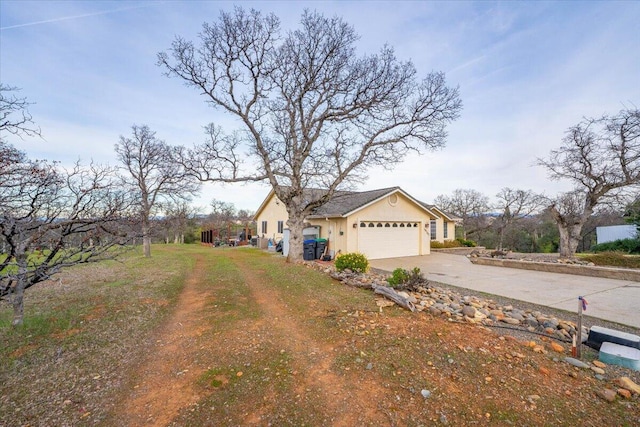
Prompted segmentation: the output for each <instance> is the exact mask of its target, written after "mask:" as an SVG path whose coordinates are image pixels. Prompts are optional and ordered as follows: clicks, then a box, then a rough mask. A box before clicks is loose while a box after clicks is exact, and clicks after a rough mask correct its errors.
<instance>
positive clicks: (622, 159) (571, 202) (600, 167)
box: [538, 109, 640, 258]
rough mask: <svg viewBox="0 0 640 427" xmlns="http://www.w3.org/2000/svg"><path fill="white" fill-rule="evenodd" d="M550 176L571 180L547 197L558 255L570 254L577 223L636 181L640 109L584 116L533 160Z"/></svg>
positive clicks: (634, 186)
mask: <svg viewBox="0 0 640 427" xmlns="http://www.w3.org/2000/svg"><path fill="white" fill-rule="evenodd" d="M538 164H539V165H542V166H544V167H546V168H547V169H548V171H549V176H550V178H551V179H554V180H559V179H567V180H570V181H571V182H573V184H574V189H573V191H571V192H568V193H564V194H561V195H559V196H558V197H557V198H556V199H555V200H552V201H551V203H550V206H549V211H550V212H551V215H552V216H553V218H554V219H555V221H556V223H557V224H558V231H559V232H560V256H561V257H564V258H571V257H573V256H575V251H576V248H577V247H578V243H579V241H580V233H581V231H582V227H583V226H584V224H585V223H586V221H587V220H588V219H589V217H590V216H591V214H592V213H593V212H594V209H595V208H596V206H597V205H598V204H599V203H602V202H605V201H609V200H611V199H614V198H616V197H620V196H621V195H622V194H623V193H624V192H625V191H627V190H630V189H632V190H635V191H638V188H639V186H640V110H638V109H625V110H622V111H620V112H619V113H618V114H616V115H613V116H603V117H600V118H585V119H584V120H582V121H581V122H580V123H578V124H577V125H575V126H573V127H571V128H569V130H568V131H567V134H566V136H565V137H564V139H563V141H562V145H561V146H560V148H558V149H557V150H552V151H551V153H550V155H549V157H548V158H546V159H538Z"/></svg>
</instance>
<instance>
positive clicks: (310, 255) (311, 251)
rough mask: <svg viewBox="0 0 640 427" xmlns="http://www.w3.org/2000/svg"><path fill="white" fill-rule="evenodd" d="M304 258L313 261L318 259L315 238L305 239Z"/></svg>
mask: <svg viewBox="0 0 640 427" xmlns="http://www.w3.org/2000/svg"><path fill="white" fill-rule="evenodd" d="M302 258H303V259H304V260H305V261H313V260H314V259H316V241H315V239H309V240H305V241H304V242H303V252H302Z"/></svg>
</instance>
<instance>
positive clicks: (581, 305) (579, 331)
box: [576, 296, 587, 359]
mask: <svg viewBox="0 0 640 427" xmlns="http://www.w3.org/2000/svg"><path fill="white" fill-rule="evenodd" d="M583 310H585V311H586V310H587V300H586V299H584V297H582V296H579V297H578V325H577V328H576V329H577V330H576V335H577V336H578V339H577V341H578V342H577V343H576V357H577V358H578V359H580V356H581V353H582V352H581V351H580V350H581V347H582V311H583Z"/></svg>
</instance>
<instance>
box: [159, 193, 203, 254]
mask: <svg viewBox="0 0 640 427" xmlns="http://www.w3.org/2000/svg"><path fill="white" fill-rule="evenodd" d="M164 213H165V216H164V220H163V223H164V225H165V242H166V243H169V240H170V235H173V243H174V244H183V243H184V242H185V237H184V235H185V233H186V231H187V229H188V226H189V221H190V220H192V219H193V218H194V217H195V215H196V214H197V213H198V209H197V208H194V207H192V206H190V205H189V203H188V202H187V201H184V200H182V201H177V202H171V203H169V204H167V205H166V206H165V207H164Z"/></svg>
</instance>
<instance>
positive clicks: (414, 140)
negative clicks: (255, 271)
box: [158, 8, 461, 261]
mask: <svg viewBox="0 0 640 427" xmlns="http://www.w3.org/2000/svg"><path fill="white" fill-rule="evenodd" d="M199 39H200V42H199V43H198V44H194V43H193V42H191V41H187V40H184V39H182V38H179V37H178V38H176V40H175V41H174V42H173V45H172V47H171V49H170V50H169V52H168V53H165V52H163V53H160V54H159V55H158V62H159V65H160V66H162V67H163V68H164V69H165V70H166V74H167V75H168V76H173V77H178V78H179V79H181V80H183V81H184V82H185V83H186V84H187V85H188V86H191V87H193V88H195V89H196V90H198V91H199V92H200V93H201V94H202V95H204V96H205V97H206V99H207V102H208V103H210V104H211V105H212V106H214V107H217V108H220V109H221V110H222V111H225V112H227V113H229V114H231V115H232V116H235V117H236V118H238V119H239V121H240V123H241V124H242V130H241V131H238V132H235V133H231V134H223V133H222V131H221V130H220V129H219V128H217V127H215V126H214V125H210V126H208V127H207V135H208V141H207V143H205V144H204V145H201V146H199V147H196V148H194V149H191V150H187V149H185V150H183V151H182V153H181V154H183V156H182V159H183V163H184V164H185V165H186V166H187V168H188V169H189V170H190V171H191V172H192V173H193V174H194V175H195V176H197V177H198V178H199V179H201V180H212V181H226V182H234V181H242V180H245V181H246V180H256V181H257V180H265V179H266V180H268V181H269V183H270V185H271V186H272V188H273V190H274V192H275V194H276V196H277V197H278V198H279V199H280V200H281V201H282V202H283V203H284V205H285V206H286V209H287V213H288V217H289V219H288V226H289V229H290V230H291V237H290V251H289V260H290V261H296V260H300V259H301V258H302V238H303V237H302V230H303V227H304V220H305V218H306V217H307V216H308V215H309V214H310V213H311V212H312V210H313V209H314V208H316V207H318V206H321V205H323V204H324V203H326V201H327V200H329V198H331V196H332V195H333V194H334V192H335V191H336V190H337V189H338V188H346V187H349V186H351V185H353V184H354V183H356V182H359V181H361V180H363V179H364V178H365V172H366V170H367V169H368V168H369V167H372V166H378V165H382V166H384V167H387V168H391V167H393V166H395V165H397V164H398V163H400V162H401V161H402V160H403V159H404V158H405V156H406V155H407V154H408V153H409V152H414V153H419V152H421V151H422V150H430V149H435V148H439V147H442V146H444V143H445V140H446V131H445V128H446V125H447V124H449V123H450V122H451V121H453V120H455V119H456V118H457V117H458V115H459V112H460V109H461V101H460V99H459V96H458V90H457V89H452V88H449V87H447V86H446V84H445V78H444V74H442V73H431V74H428V75H426V76H425V77H424V78H423V79H419V78H418V76H417V72H416V70H415V67H414V66H413V64H412V63H411V62H402V61H399V60H398V59H396V57H395V54H394V52H393V49H392V48H390V47H388V46H385V47H383V48H382V49H381V51H380V53H378V54H374V55H366V56H358V55H357V54H356V49H355V46H356V42H357V40H358V35H357V34H356V32H355V30H354V29H353V27H352V26H350V25H349V24H347V23H346V22H344V21H343V20H342V19H340V18H338V17H334V18H326V17H324V16H322V15H320V14H318V13H316V12H310V11H305V12H304V13H303V15H302V18H301V23H300V27H299V28H298V29H297V30H294V31H290V32H287V33H286V34H282V33H281V30H280V22H279V20H278V18H277V17H275V16H274V15H272V14H269V15H266V16H263V15H262V14H261V13H260V12H258V11H255V10H251V11H245V10H244V9H242V8H236V9H235V11H234V12H232V13H222V14H221V16H220V20H219V22H217V23H214V24H204V25H203V29H202V32H201V33H200V34H199ZM241 149H244V150H245V151H246V152H245V153H241V152H240V150H241ZM244 158H248V159H250V160H251V162H253V163H250V164H249V165H248V167H252V168H253V170H248V169H247V164H246V163H243V162H242V160H243V159H244ZM309 188H316V189H321V190H324V191H319V192H314V193H313V194H312V195H311V194H310V192H308V191H305V190H306V189H309Z"/></svg>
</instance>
